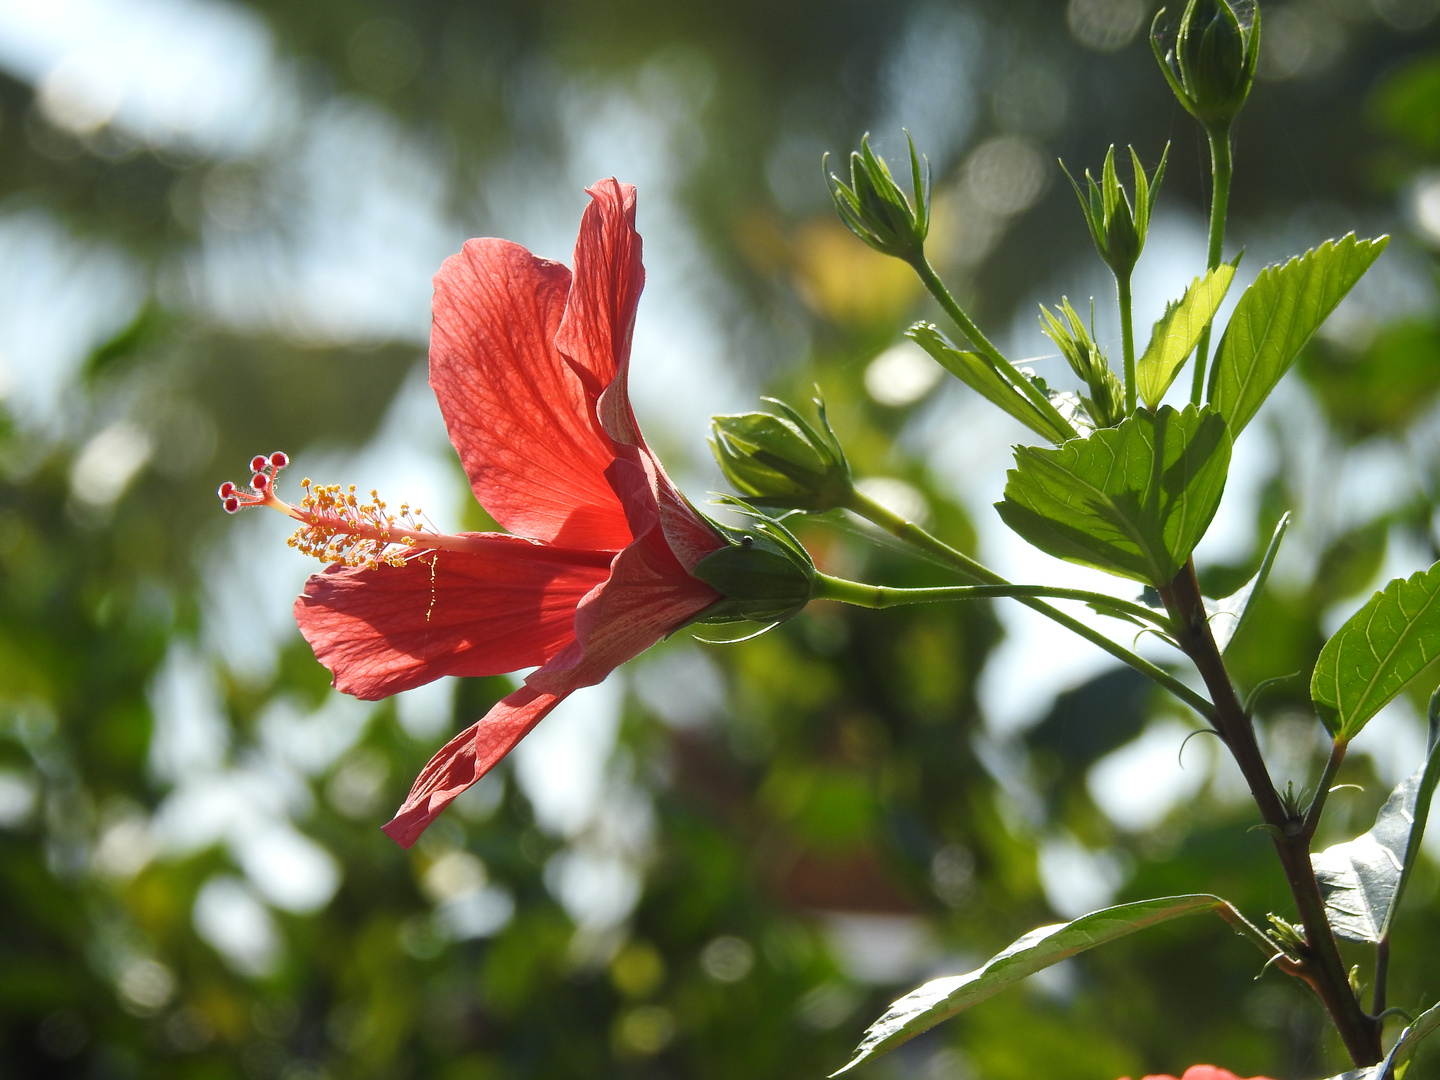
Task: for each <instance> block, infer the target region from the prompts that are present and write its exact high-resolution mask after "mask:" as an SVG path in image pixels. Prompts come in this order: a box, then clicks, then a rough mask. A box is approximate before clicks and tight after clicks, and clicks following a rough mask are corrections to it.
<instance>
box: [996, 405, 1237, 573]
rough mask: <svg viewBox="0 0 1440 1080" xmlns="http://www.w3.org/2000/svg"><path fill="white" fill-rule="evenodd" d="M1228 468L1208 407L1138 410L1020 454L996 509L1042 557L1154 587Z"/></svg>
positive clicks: (1200, 528)
mask: <svg viewBox="0 0 1440 1080" xmlns="http://www.w3.org/2000/svg"><path fill="white" fill-rule="evenodd" d="M1229 463H1230V435H1229V433H1228V432H1227V431H1226V428H1225V422H1224V421H1223V420H1222V419H1221V418H1220V416H1219V415H1218V414H1217V413H1215V412H1214V410H1212V409H1210V408H1209V407H1202V408H1200V409H1196V408H1195V406H1193V405H1191V406H1187V407H1186V409H1185V411H1184V412H1176V411H1175V410H1174V409H1172V408H1170V407H1169V406H1168V405H1167V406H1164V407H1162V408H1161V409H1159V410H1158V411H1156V412H1150V411H1149V410H1141V411H1140V412H1138V413H1136V414H1135V415H1134V416H1131V417H1128V418H1127V419H1126V420H1125V421H1124V423H1122V424H1121V425H1120V426H1119V427H1116V428H1103V429H1101V430H1099V431H1096V432H1095V433H1094V434H1092V435H1090V436H1088V437H1087V438H1084V439H1072V440H1070V441H1069V442H1067V443H1065V444H1064V445H1063V446H1060V447H1057V448H1055V449H1053V450H1052V449H1046V448H1039V447H1026V446H1022V447H1018V448H1016V451H1015V468H1013V469H1011V470H1010V472H1009V474H1008V480H1007V483H1006V485H1005V501H1004V502H1001V503H997V504H996V509H998V510H999V512H1000V516H1001V518H1003V519H1004V521H1005V523H1006V524H1007V525H1009V526H1010V527H1011V528H1012V529H1014V530H1015V531H1016V532H1017V533H1019V534H1020V535H1021V536H1023V537H1024V538H1025V539H1026V540H1028V541H1030V543H1032V544H1034V545H1035V546H1036V547H1038V548H1039V549H1040V550H1041V551H1045V552H1048V553H1049V554H1051V555H1054V556H1056V557H1057V558H1061V559H1067V560H1069V561H1070V562H1077V563H1080V564H1082V565H1084V566H1093V567H1096V568H1097V569H1100V570H1105V571H1108V572H1109V573H1112V574H1118V575H1120V576H1121V577H1127V578H1133V579H1135V580H1137V581H1143V582H1148V583H1149V584H1151V585H1155V586H1156V587H1160V586H1163V585H1165V584H1166V583H1168V582H1169V581H1170V580H1171V579H1172V578H1173V577H1174V576H1175V574H1176V573H1177V572H1178V571H1179V569H1180V567H1182V566H1184V565H1185V560H1186V559H1187V558H1189V556H1190V552H1191V551H1192V550H1193V549H1194V547H1195V545H1196V543H1198V542H1199V540H1200V538H1201V537H1202V536H1203V535H1205V530H1206V528H1207V527H1208V526H1209V524H1210V519H1211V518H1212V517H1213V516H1214V515H1215V509H1216V507H1217V506H1219V505H1220V495H1221V493H1222V492H1223V491H1224V489H1225V474H1226V469H1227V468H1228V466H1229Z"/></svg>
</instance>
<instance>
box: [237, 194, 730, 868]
mask: <svg viewBox="0 0 1440 1080" xmlns="http://www.w3.org/2000/svg"><path fill="white" fill-rule="evenodd" d="M589 194H590V196H591V200H592V201H591V203H590V206H589V207H588V208H587V209H586V211H585V215H584V218H583V220H582V221H581V225H580V236H579V239H578V240H577V242H576V246H575V271H574V274H573V276H572V274H571V273H570V271H568V270H566V268H565V267H563V266H561V265H560V264H558V263H554V262H549V261H547V260H544V259H539V258H536V257H535V256H534V255H532V254H531V253H530V252H528V251H526V250H525V249H524V248H522V247H519V246H518V245H516V244H512V243H510V242H508V241H505V240H492V239H482V240H470V241H468V242H467V243H466V244H465V246H464V248H463V250H462V251H461V252H460V253H459V254H458V255H453V256H451V257H450V258H449V259H447V260H446V261H445V264H444V265H443V266H442V267H441V268H440V272H439V273H438V274H436V276H435V302H434V331H433V334H432V337H431V343H430V385H431V386H432V387H433V388H434V390H435V395H436V397H437V398H438V399H439V403H440V410H441V412H442V413H443V415H444V418H445V425H446V428H447V429H448V431H449V434H450V441H451V442H452V443H453V444H454V445H455V449H456V450H457V451H458V452H459V455H460V460H461V462H462V464H463V465H464V468H465V472H466V475H467V476H468V477H469V479H470V486H471V489H472V490H473V491H474V493H475V497H476V498H477V499H478V500H479V501H480V503H481V505H483V506H484V507H485V509H486V510H487V511H488V512H489V513H490V514H491V516H492V517H494V518H495V520H496V521H498V522H499V523H500V524H501V525H502V526H503V527H504V528H506V529H508V530H509V531H510V534H511V535H505V534H498V533H488V534H474V533H472V534H462V535H460V536H453V537H439V536H436V535H435V534H433V533H429V532H421V531H415V530H408V529H404V528H400V527H399V526H398V525H397V524H395V523H394V522H393V521H390V519H388V518H386V519H385V520H386V521H387V522H389V523H390V524H391V525H392V526H394V527H391V528H388V529H385V530H384V531H383V532H382V531H378V530H376V529H374V528H371V529H369V530H368V532H367V530H366V529H365V528H364V524H365V523H364V522H363V521H360V522H358V523H355V522H353V521H352V525H354V526H355V527H352V528H350V529H349V531H348V533H346V529H345V528H344V527H343V526H344V522H343V521H342V522H341V524H340V525H339V526H337V525H336V522H337V521H340V520H341V519H342V518H345V515H346V508H345V504H344V501H343V497H342V500H341V502H340V503H339V504H338V509H337V508H336V507H335V506H333V505H332V506H329V507H328V509H327V507H326V506H321V507H320V508H319V509H320V511H321V512H318V513H317V511H316V509H315V506H314V504H313V502H312V501H311V500H310V499H309V498H308V497H307V502H306V505H305V506H304V507H302V508H299V510H298V511H295V508H289V511H295V512H292V516H295V517H297V519H298V520H300V521H301V523H302V525H306V524H308V525H310V526H311V530H312V532H311V534H309V535H307V531H306V529H304V528H302V530H301V533H300V534H299V537H298V539H299V540H300V546H302V547H305V545H306V543H307V542H308V543H309V544H310V546H311V548H312V549H319V551H320V553H321V554H324V555H327V556H328V557H329V558H331V559H332V560H333V558H334V554H335V553H334V550H333V549H331V548H328V547H327V546H326V545H327V543H334V541H333V539H331V538H332V536H333V535H334V534H337V533H339V534H346V536H347V539H345V540H344V543H349V542H351V540H353V539H354V538H355V537H360V538H362V539H364V538H365V537H367V536H368V537H370V540H369V543H370V544H371V548H370V549H369V551H370V553H371V556H372V557H370V558H368V559H365V560H362V564H361V565H360V566H358V567H357V566H353V565H352V566H344V565H336V566H331V567H330V568H329V569H328V570H326V571H325V572H324V573H322V574H317V575H315V576H314V577H312V578H311V579H310V580H309V582H308V583H307V584H306V586H305V592H304V595H302V596H301V597H300V598H299V599H298V600H297V601H296V602H295V618H296V621H297V622H298V623H299V624H300V631H301V633H302V634H303V635H304V636H305V639H306V641H308V642H309V643H310V645H311V647H312V648H313V649H314V650H315V655H316V657H317V658H318V659H319V660H320V662H321V663H323V664H324V665H325V666H326V667H328V668H329V669H330V670H331V671H332V672H333V673H334V677H335V678H334V682H335V686H336V687H337V688H338V689H340V690H342V691H344V692H345V693H348V694H354V695H355V696H356V697H360V698H366V699H375V698H380V697H384V696H386V695H389V694H394V693H397V692H399V691H401V690H407V689H410V688H411V687H414V686H419V685H421V684H423V683H427V682H430V681H431V680H433V679H436V678H439V677H440V676H442V675H471V676H473V675H497V674H501V673H503V672H508V671H514V670H516V669H518V668H524V667H531V666H537V665H538V667H539V670H537V671H535V672H534V673H533V674H531V675H530V676H529V678H527V679H526V680H525V685H524V686H523V687H522V688H521V689H519V690H517V691H515V692H514V693H513V694H511V695H510V696H509V697H507V698H505V699H504V700H503V701H501V702H499V703H498V704H497V705H495V707H494V708H492V709H491V710H490V711H489V713H487V714H486V715H485V716H484V717H483V718H482V719H481V720H480V721H478V722H477V723H475V724H473V725H472V726H470V727H469V728H467V729H466V730H464V731H462V732H461V733H460V734H459V735H457V736H455V738H453V739H451V740H450V742H448V743H447V744H446V745H445V746H444V747H443V748H442V749H441V750H440V751H439V753H437V754H436V755H435V756H434V758H432V759H431V761H430V763H429V764H428V765H427V766H426V767H425V769H424V771H423V772H422V773H421V774H420V776H419V778H418V779H417V780H416V781H415V785H414V787H413V788H412V789H411V791H410V794H409V796H408V797H407V798H406V800H405V802H404V804H403V805H402V806H401V807H400V809H399V811H398V812H397V813H396V815H395V817H394V819H393V820H392V821H391V822H390V823H389V824H388V825H386V826H385V827H384V828H385V832H386V833H388V834H389V835H390V836H391V837H392V838H393V839H394V840H396V841H397V842H398V843H400V844H401V845H402V846H403V847H409V846H410V845H411V844H413V843H414V842H415V841H416V839H418V837H419V836H420V834H421V832H423V831H424V829H425V827H426V826H427V825H429V824H430V822H431V821H433V820H434V819H435V817H436V816H437V815H438V814H439V813H440V811H441V810H443V809H444V808H445V806H446V805H447V804H448V803H449V802H450V801H451V800H452V799H454V798H455V797H456V796H457V795H459V794H460V793H461V792H462V791H464V790H465V789H466V788H468V787H469V786H470V785H472V784H474V783H475V782H476V781H477V780H479V779H480V778H481V777H482V776H484V775H485V773H486V772H487V771H488V770H489V769H490V768H491V767H492V766H494V765H495V764H496V763H497V762H498V761H499V760H500V759H501V758H503V757H504V756H505V755H506V754H507V753H508V752H509V751H510V750H511V749H512V748H513V747H514V746H515V744H516V743H518V742H519V741H520V740H521V739H522V738H523V737H524V736H525V735H526V734H527V733H528V732H529V731H530V729H531V728H533V727H534V726H535V725H536V724H537V723H539V721H540V720H541V719H542V718H543V717H544V716H545V715H546V714H547V713H548V712H549V711H550V710H551V709H553V708H554V707H555V706H556V705H557V704H558V703H559V702H560V701H561V700H563V699H564V698H565V696H566V695H567V694H569V693H571V692H572V691H573V690H576V689H578V688H579V687H582V686H589V685H592V684H594V683H597V682H600V681H601V680H602V679H604V678H605V676H606V675H608V674H609V673H610V672H611V671H612V670H613V669H614V668H616V667H618V666H619V665H620V664H622V663H624V662H625V661H626V660H629V659H630V658H632V657H634V656H636V655H638V654H639V653H641V652H643V651H644V650H645V649H647V648H649V647H650V646H651V645H653V644H654V643H655V642H656V641H658V640H659V639H660V638H662V637H664V636H665V635H666V634H667V633H669V632H671V631H672V630H674V629H676V628H677V627H679V626H681V625H682V624H684V623H686V622H688V621H689V620H690V619H692V618H693V617H694V616H696V615H697V614H699V613H700V612H702V611H704V610H705V609H706V608H708V607H710V606H711V605H712V604H714V603H715V602H716V601H718V600H719V599H721V597H720V594H719V593H717V592H716V591H715V590H714V589H712V588H711V587H710V586H709V585H706V584H704V583H703V582H701V581H699V580H697V579H696V578H694V577H691V575H690V571H691V570H693V569H694V567H695V565H696V564H697V563H698V562H699V561H700V560H701V559H702V558H704V557H705V556H706V555H709V554H710V553H711V552H713V551H715V550H717V549H719V548H720V547H722V546H723V545H724V541H723V540H722V539H721V538H720V536H719V535H718V534H717V533H716V532H715V530H714V529H713V528H712V527H711V526H710V525H709V524H708V523H707V522H706V520H705V519H704V518H703V517H702V516H701V515H700V514H699V513H698V512H697V511H696V510H695V509H694V508H693V507H691V506H690V504H689V503H688V502H686V500H685V498H684V497H683V496H682V495H681V494H680V493H679V492H678V491H677V490H676V488H675V487H674V485H673V484H672V483H671V482H670V480H669V479H668V477H666V475H665V472H664V470H663V469H662V468H661V467H660V463H659V462H658V461H657V460H656V459H655V457H654V455H653V454H652V453H651V452H650V450H649V448H648V447H647V446H646V445H645V441H644V439H643V438H642V436H641V435H640V431H639V429H638V427H637V426H636V424H635V418H634V415H633V413H632V412H631V409H630V400H629V394H628V391H627V386H626V380H627V374H628V367H629V353H630V338H631V331H632V327H633V324H634V318H635V307H636V303H637V301H638V300H639V296H640V289H641V286H642V285H643V283H644V269H643V267H642V266H641V262H640V246H641V245H640V236H639V234H638V233H637V232H636V231H635V224H634V222H635V189H634V188H633V187H631V186H629V185H628V184H620V183H618V182H616V181H615V180H604V181H601V182H600V183H599V184H597V185H596V186H595V187H594V188H593V189H591V191H590V192H589ZM258 460H261V459H257V461H258ZM257 468H258V466H257ZM273 472H274V470H273V469H272V470H271V471H270V474H269V476H268V477H260V476H257V477H256V481H257V483H256V491H257V492H258V493H259V494H258V496H257V497H259V498H261V500H262V501H265V497H267V496H268V498H269V500H274V496H273V486H274V485H273ZM229 487H230V488H231V490H232V491H233V485H229ZM331 490H332V491H338V489H331ZM308 491H309V489H308V488H307V492H308ZM221 494H222V497H223V496H224V495H225V490H224V489H222V492H221ZM232 497H233V496H232ZM254 498H255V497H246V502H244V503H243V504H242V505H250V504H251V503H253V501H254ZM274 501H277V502H278V500H274ZM281 505H282V506H283V505H284V504H281ZM354 505H355V504H354V503H353V502H352V503H350V507H351V508H352V510H351V512H350V514H349V518H350V519H354V518H355V514H354V512H353V508H354ZM226 508H227V509H233V507H232V505H231V502H230V501H227V502H226ZM364 509H365V508H364V507H361V510H362V511H363V510H364ZM307 511H309V512H308V513H307ZM379 512H380V513H381V514H382V515H383V512H384V507H383V505H382V506H380V507H379ZM403 512H404V508H403V507H402V513H403ZM317 522H318V524H316V523H317ZM372 534H373V535H372ZM406 537H408V538H409V539H408V540H407V539H406ZM377 538H378V539H377ZM387 539H388V540H389V542H390V543H392V544H394V543H396V542H404V543H408V544H410V545H412V546H410V547H409V548H408V550H406V551H405V552H404V557H403V558H393V556H394V553H395V551H396V550H397V549H396V548H394V547H390V548H383V549H382V548H380V547H376V546H375V545H376V544H378V543H379V542H380V540H387ZM380 550H384V551H387V552H389V553H390V556H391V559H390V561H391V562H392V563H399V565H387V564H385V563H386V561H385V559H384V558H383V557H382V558H381V559H376V558H375V557H373V554H374V552H376V551H380Z"/></svg>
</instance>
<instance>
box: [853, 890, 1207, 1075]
mask: <svg viewBox="0 0 1440 1080" xmlns="http://www.w3.org/2000/svg"><path fill="white" fill-rule="evenodd" d="M1224 904H1225V901H1223V900H1221V899H1220V898H1219V897H1218V896H1209V895H1206V894H1198V895H1192V896H1166V897H1162V898H1160V899H1157V900H1141V901H1139V902H1138V903H1134V904H1119V905H1117V906H1116V907H1109V908H1104V909H1102V910H1100V911H1092V912H1091V913H1090V914H1088V915H1082V916H1080V918H1078V919H1076V920H1074V921H1073V922H1068V923H1056V924H1055V925H1053V926H1042V927H1040V928H1039V929H1038V930H1031V931H1030V933H1028V934H1026V935H1025V936H1024V937H1022V938H1020V939H1019V940H1018V941H1016V942H1014V943H1013V944H1011V945H1010V946H1009V947H1008V948H1007V949H1005V950H1004V951H1002V952H1000V953H997V954H996V955H995V956H992V957H991V958H990V959H989V960H987V961H986V962H985V963H984V964H983V965H982V966H980V967H978V968H976V969H975V970H974V971H972V972H969V973H968V974H966V975H951V976H948V977H946V978H943V979H932V980H931V981H930V982H928V983H926V984H925V985H924V986H921V987H920V988H919V989H917V990H912V991H911V992H910V993H908V994H906V995H905V996H904V997H902V998H900V999H899V1000H898V1001H896V1002H894V1003H893V1004H892V1005H891V1006H890V1008H888V1009H887V1010H885V1014H884V1015H883V1016H881V1017H880V1019H879V1020H876V1021H875V1023H873V1024H871V1025H870V1027H869V1028H867V1029H866V1031H865V1035H864V1037H863V1038H862V1039H861V1040H860V1045H859V1046H858V1047H856V1048H855V1054H854V1056H853V1057H852V1058H851V1059H850V1061H849V1062H848V1063H847V1064H846V1065H845V1066H844V1067H843V1068H841V1069H838V1070H836V1071H835V1072H834V1073H832V1074H831V1075H832V1076H839V1075H840V1074H841V1073H845V1072H849V1071H850V1070H851V1069H853V1068H855V1066H857V1065H859V1064H860V1063H861V1062H864V1061H868V1060H869V1059H870V1058H873V1057H876V1056H877V1055H879V1054H883V1053H885V1052H887V1051H889V1050H893V1049H894V1048H895V1047H897V1046H899V1045H900V1044H901V1043H903V1042H906V1041H907V1040H909V1039H912V1038H914V1037H915V1036H916V1035H919V1034H920V1033H921V1032H922V1031H927V1030H929V1029H930V1028H932V1027H934V1026H935V1025H936V1024H938V1023H940V1022H941V1021H942V1020H948V1019H949V1018H950V1017H952V1016H954V1015H955V1014H956V1013H959V1012H962V1011H963V1010H965V1009H968V1008H969V1007H970V1006H971V1005H974V1004H976V1003H978V1002H981V1001H984V1000H985V999H986V998H988V997H991V996H992V995H994V994H996V993H999V992H1000V991H1001V990H1004V989H1005V988H1006V987H1007V986H1011V985H1013V984H1015V983H1017V982H1019V981H1020V980H1021V979H1023V978H1025V977H1026V976H1028V975H1033V974H1035V972H1037V971H1040V970H1042V969H1044V968H1047V967H1050V966H1051V965H1052V964H1058V963H1059V962H1060V961H1061V960H1065V959H1068V958H1069V957H1072V956H1074V955H1076V954H1077V953H1082V952H1085V951H1086V950H1088V949H1093V948H1095V946H1097V945H1105V944H1107V943H1109V942H1111V941H1115V940H1116V939H1118V938H1122V937H1125V936H1127V935H1129V934H1133V933H1134V932H1135V931H1137V930H1144V929H1145V928H1146V927H1150V926H1155V925H1157V924H1158V923H1163V922H1168V921H1169V920H1171V919H1178V918H1179V917H1180V916H1182V915H1195V914H1197V913H1199V912H1202V911H1216V910H1219V909H1220V908H1221V907H1222V906H1224Z"/></svg>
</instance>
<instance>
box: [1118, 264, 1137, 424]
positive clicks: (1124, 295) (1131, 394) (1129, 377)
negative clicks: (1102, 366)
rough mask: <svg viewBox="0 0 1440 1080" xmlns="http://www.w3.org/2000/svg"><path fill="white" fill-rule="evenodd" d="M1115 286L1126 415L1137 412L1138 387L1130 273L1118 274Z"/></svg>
mask: <svg viewBox="0 0 1440 1080" xmlns="http://www.w3.org/2000/svg"><path fill="white" fill-rule="evenodd" d="M1115 288H1116V290H1117V291H1118V292H1119V294H1120V337H1121V340H1122V342H1123V343H1124V345H1123V348H1124V351H1125V415H1126V416H1133V415H1134V413H1135V400H1136V395H1137V393H1138V387H1137V385H1136V382H1135V321H1134V318H1133V315H1132V311H1131V309H1132V304H1131V300H1130V275H1129V274H1124V275H1121V274H1116V275H1115Z"/></svg>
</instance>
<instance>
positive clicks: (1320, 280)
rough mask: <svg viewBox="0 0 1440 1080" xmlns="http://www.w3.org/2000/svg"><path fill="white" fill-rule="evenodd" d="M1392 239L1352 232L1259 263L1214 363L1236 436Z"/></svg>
mask: <svg viewBox="0 0 1440 1080" xmlns="http://www.w3.org/2000/svg"><path fill="white" fill-rule="evenodd" d="M1389 242H1390V238H1389V237H1388V236H1380V237H1377V238H1376V239H1374V240H1357V239H1356V237H1355V234H1354V233H1349V234H1347V235H1346V236H1344V237H1342V238H1341V239H1339V240H1327V241H1325V243H1323V244H1321V245H1320V246H1319V247H1317V248H1314V249H1312V250H1310V251H1307V252H1306V253H1305V254H1304V255H1297V256H1296V257H1295V258H1293V259H1291V260H1290V261H1289V262H1287V263H1285V264H1283V265H1277V266H1267V267H1266V268H1265V269H1264V270H1261V271H1260V273H1259V275H1258V276H1257V277H1256V278H1255V281H1254V283H1253V284H1252V285H1251V286H1250V287H1249V288H1248V289H1246V290H1245V293H1244V295H1243V296H1241V297H1240V302H1239V303H1238V304H1237V305H1236V306H1235V313H1234V314H1233V315H1231V316H1230V322H1229V324H1228V325H1227V326H1226V327H1225V334H1224V336H1223V337H1222V338H1221V339H1220V347H1219V349H1218V350H1216V357H1215V366H1214V367H1213V368H1212V369H1211V371H1210V391H1209V400H1210V403H1211V404H1212V405H1214V406H1215V408H1216V409H1218V410H1219V411H1220V415H1221V416H1223V417H1225V422H1226V423H1227V424H1229V425H1230V434H1231V435H1232V436H1233V437H1235V438H1239V436H1240V432H1241V431H1243V430H1244V429H1245V425H1246V424H1248V423H1250V421H1251V420H1252V419H1254V417H1255V413H1256V412H1257V411H1259V409H1260V406H1261V405H1263V404H1264V402H1265V399H1266V398H1268V397H1269V396H1270V392H1271V391H1272V390H1274V389H1275V387H1276V386H1277V385H1278V384H1279V382H1280V380H1281V378H1282V377H1283V376H1284V375H1285V373H1286V372H1287V371H1289V370H1290V365H1291V364H1293V363H1294V362H1295V357H1296V356H1297V355H1298V354H1299V352H1300V350H1301V349H1302V348H1303V347H1304V346H1305V343H1306V342H1307V341H1309V340H1310V337H1311V335H1313V334H1314V333H1315V331H1316V330H1318V329H1319V328H1320V325H1321V324H1322V323H1323V322H1324V321H1325V320H1326V319H1327V318H1328V317H1329V316H1330V313H1331V312H1332V311H1334V310H1335V308H1336V306H1337V305H1338V304H1339V303H1340V301H1341V300H1343V299H1344V298H1345V295H1346V293H1348V292H1349V291H1350V289H1351V288H1352V287H1353V286H1354V285H1355V283H1356V282H1357V281H1359V280H1360V278H1361V276H1362V275H1363V274H1364V273H1365V271H1366V270H1368V269H1370V267H1371V265H1373V264H1374V262H1375V260H1376V259H1378V258H1379V257H1380V253H1381V252H1382V251H1384V250H1385V246H1386V245H1387V244H1389Z"/></svg>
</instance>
